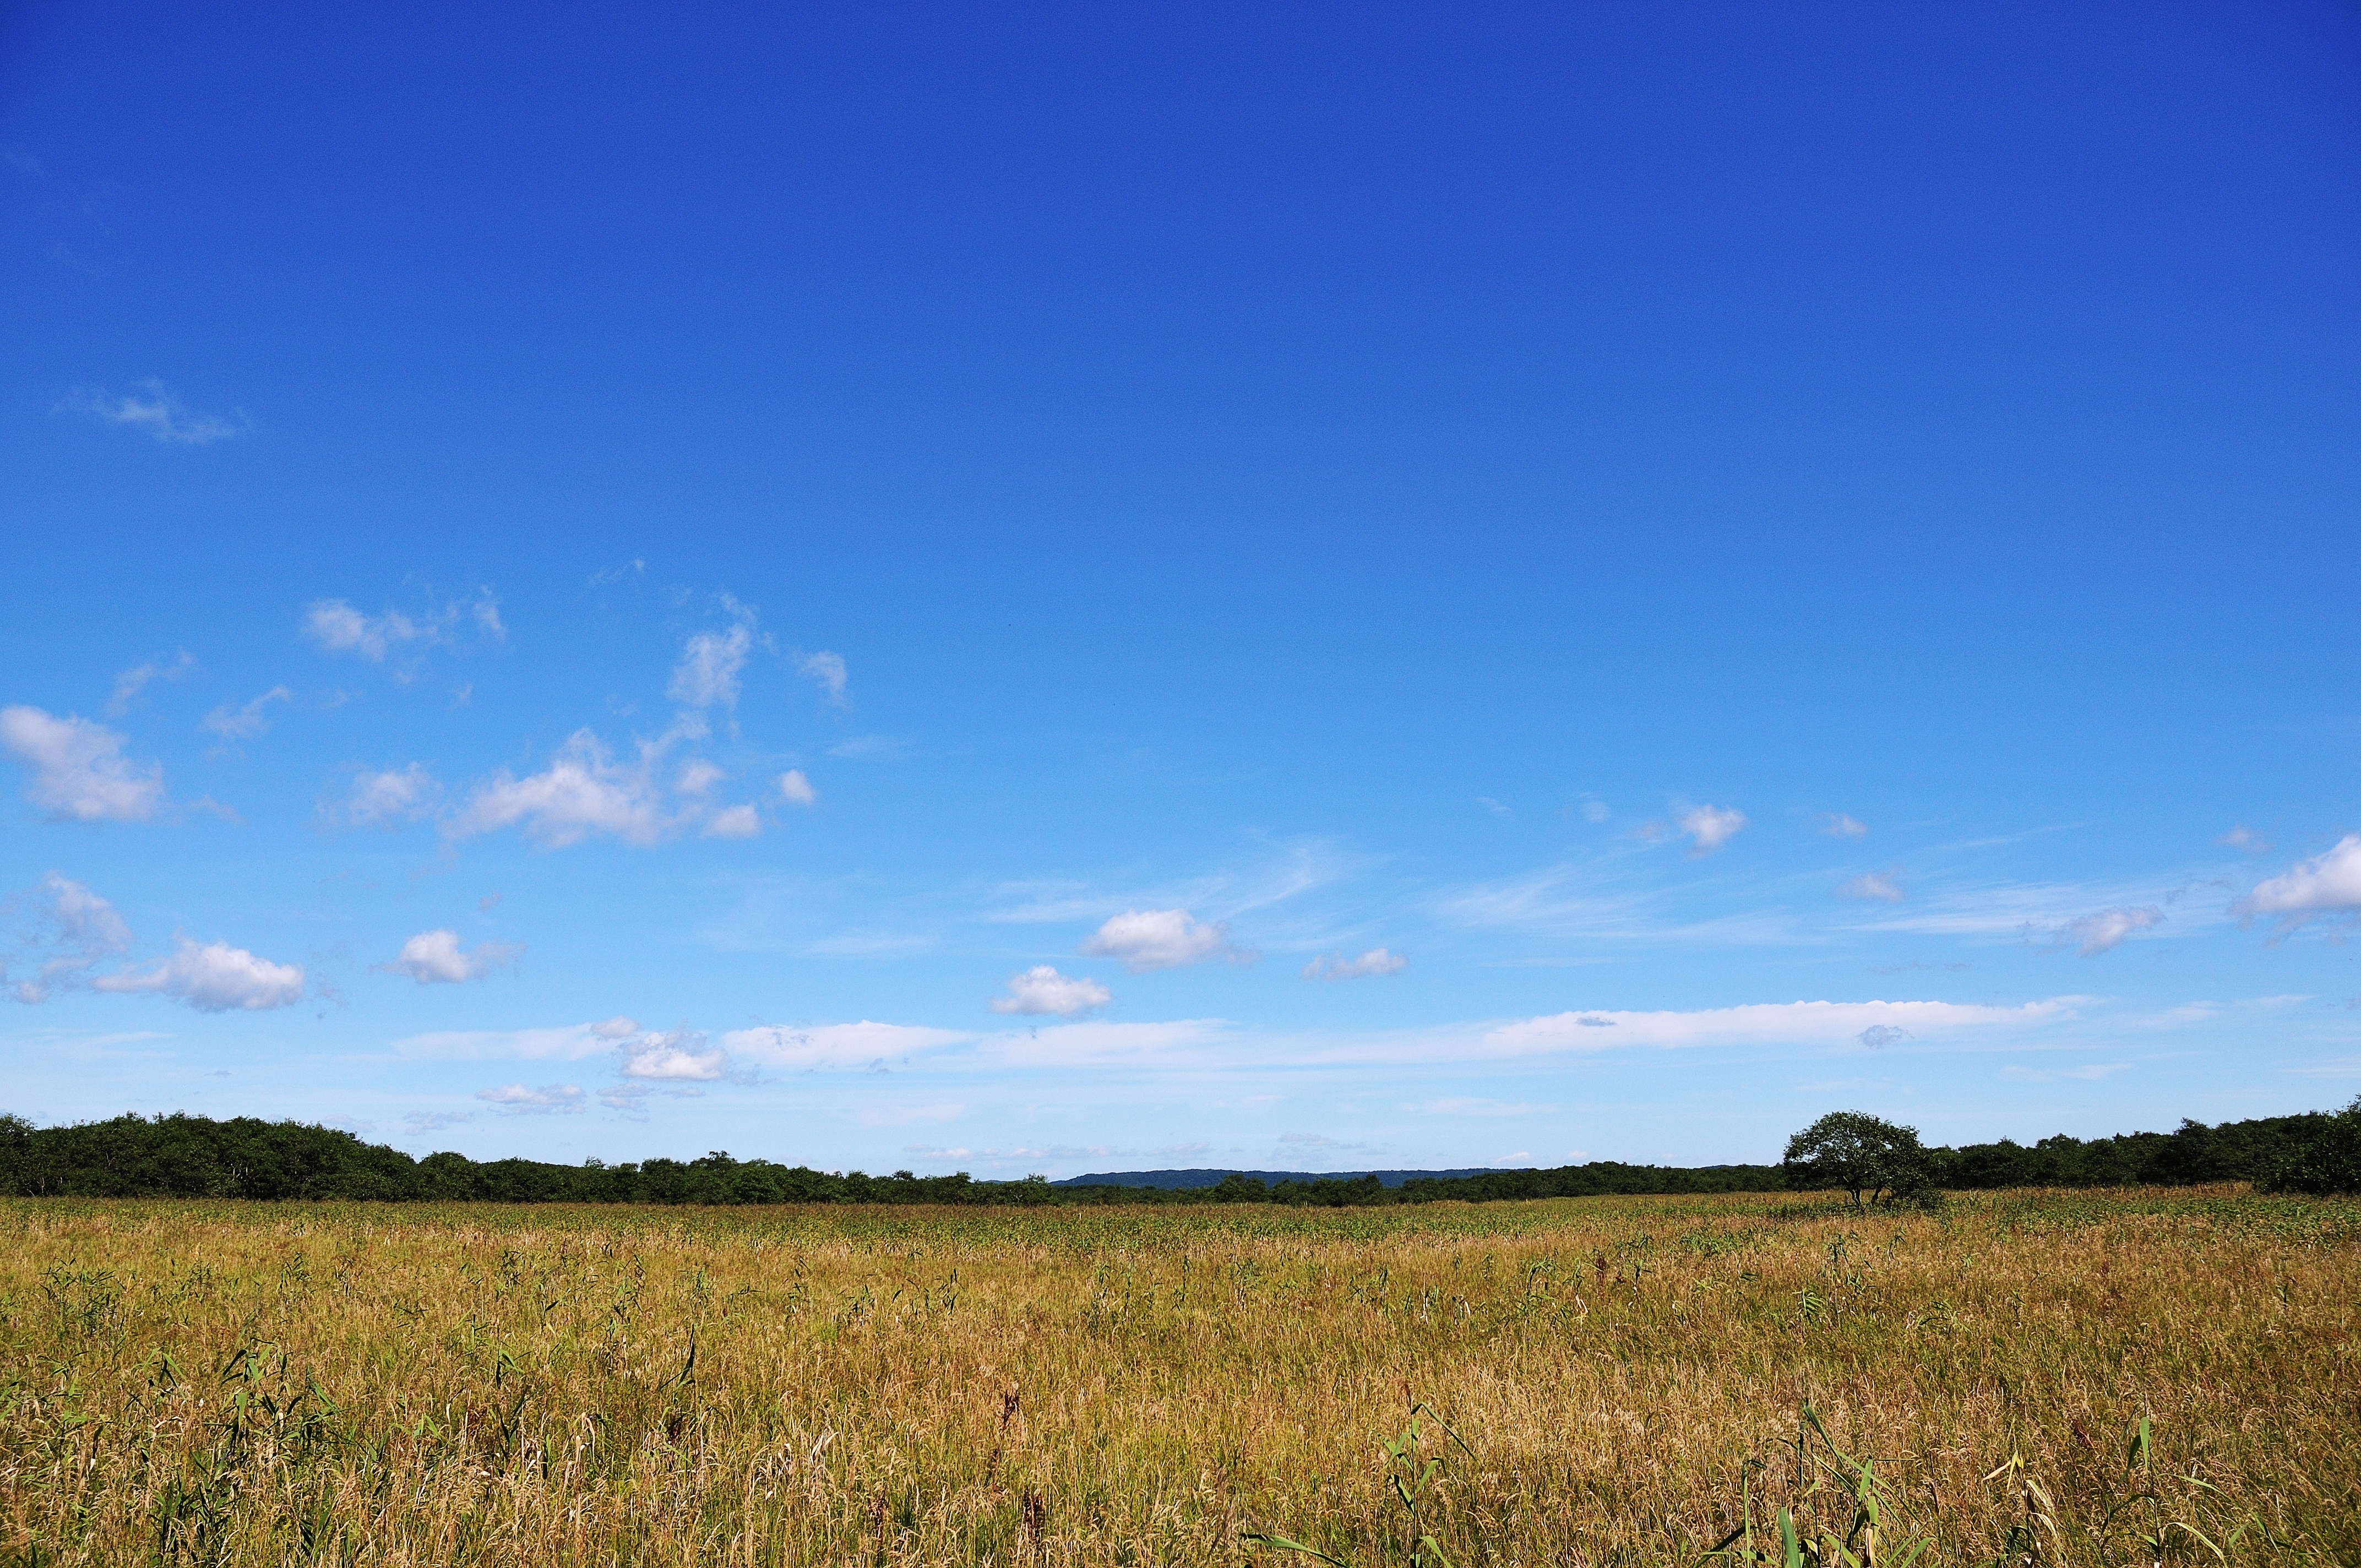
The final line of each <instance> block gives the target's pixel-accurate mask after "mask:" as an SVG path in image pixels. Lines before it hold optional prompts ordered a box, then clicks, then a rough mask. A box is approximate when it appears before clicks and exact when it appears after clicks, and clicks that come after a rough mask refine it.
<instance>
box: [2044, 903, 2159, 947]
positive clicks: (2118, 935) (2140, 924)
mask: <svg viewBox="0 0 2361 1568" xmlns="http://www.w3.org/2000/svg"><path fill="white" fill-rule="evenodd" d="M2162 924H2164V911H2163V910H2161V909H2158V908H2156V907H2155V906H2154V905H2150V906H2148V907H2147V908H2145V909H2133V908H2128V907H2127V908H2122V909H2102V910H2100V911H2099V912H2098V913H2097V914H2095V915H2085V916H2082V917H2081V919H2079V920H2069V921H2068V922H2067V923H2066V924H2065V925H2063V926H2061V927H2059V928H2058V938H2057V939H2058V942H2059V945H2060V946H2065V945H2068V944H2072V945H2074V946H2077V947H2080V948H2081V949H2082V956H2083V957H2084V958H2086V959H2088V958H2096V957H2097V956H2098V955H2099V954H2101V953H2104V952H2111V951H2113V950H2114V948H2116V947H2117V946H2119V945H2120V944H2121V943H2122V941H2123V939H2124V938H2126V937H2128V936H2131V935H2132V934H2133V933H2134V932H2136V931H2145V930H2147V928H2148V927H2151V926H2161V925H2162Z"/></svg>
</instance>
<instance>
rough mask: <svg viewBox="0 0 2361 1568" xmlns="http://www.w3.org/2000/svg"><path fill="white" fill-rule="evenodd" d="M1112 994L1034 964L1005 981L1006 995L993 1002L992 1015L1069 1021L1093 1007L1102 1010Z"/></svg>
mask: <svg viewBox="0 0 2361 1568" xmlns="http://www.w3.org/2000/svg"><path fill="white" fill-rule="evenodd" d="M1114 1000H1115V993H1114V992H1110V991H1109V990H1107V988H1106V987H1105V986H1104V985H1101V984H1100V983H1099V982H1098V981H1094V980H1092V979H1089V978H1088V977H1086V976H1073V977H1069V976H1066V975H1062V974H1060V973H1059V972H1058V971H1057V970H1056V968H1055V967H1054V966H1052V965H1049V964H1036V965H1034V966H1033V967H1032V968H1031V969H1029V970H1026V971H1025V972H1024V973H1023V974H1017V975H1011V976H1010V977H1009V979H1008V994H1007V995H1005V996H995V997H994V998H993V999H992V1010H993V1011H994V1013H1022V1014H1049V1015H1055V1016H1057V1017H1060V1018H1071V1017H1073V1016H1074V1015H1075V1014H1081V1013H1087V1012H1089V1011H1090V1010H1091V1009H1092V1008H1093V1007H1104V1006H1105V1005H1106V1004H1107V1003H1110V1002H1112V1001H1114Z"/></svg>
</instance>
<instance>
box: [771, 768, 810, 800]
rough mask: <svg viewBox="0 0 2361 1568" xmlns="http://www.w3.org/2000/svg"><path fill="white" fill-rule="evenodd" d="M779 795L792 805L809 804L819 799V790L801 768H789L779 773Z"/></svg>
mask: <svg viewBox="0 0 2361 1568" xmlns="http://www.w3.org/2000/svg"><path fill="white" fill-rule="evenodd" d="M779 797H780V798H781V799H783V800H785V802H786V803H787V804H788V805H790V806H809V805H811V804H813V803H814V802H815V801H817V800H818V799H819V792H818V790H816V789H814V788H812V782H811V780H809V779H807V778H806V777H804V771H803V770H802V769H801V768H789V769H788V770H787V771H786V772H785V773H781V774H780V775H779Z"/></svg>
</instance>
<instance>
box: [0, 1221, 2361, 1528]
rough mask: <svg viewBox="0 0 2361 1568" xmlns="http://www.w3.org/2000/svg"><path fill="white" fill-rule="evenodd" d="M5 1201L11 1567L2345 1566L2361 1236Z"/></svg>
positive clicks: (2352, 1484) (3, 1479) (2173, 1227)
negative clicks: (1332, 1563) (1322, 1563)
mask: <svg viewBox="0 0 2361 1568" xmlns="http://www.w3.org/2000/svg"><path fill="white" fill-rule="evenodd" d="M0 1215H5V1223H6V1226H7V1231H8V1234H10V1235H13V1236H14V1237H15V1238H16V1239H15V1241H14V1242H13V1243H12V1244H11V1245H9V1247H8V1248H7V1250H6V1252H5V1255H0V1563H5V1564H9V1565H10V1568H30V1565H33V1564H39V1565H41V1568H49V1565H51V1564H67V1563H75V1564H82V1563H91V1564H117V1563H142V1562H163V1563H387V1564H405V1565H413V1564H414V1565H418V1568H428V1565H433V1568H445V1565H456V1564H466V1563H534V1564H546V1565H553V1568H554V1565H557V1564H577V1563H578V1564H592V1563H599V1564H636V1563H647V1564H658V1563H664V1564H671V1563H680V1564H688V1563H716V1564H734V1563H846V1564H863V1565H867V1564H887V1563H893V1564H905V1563H906V1564H918V1563H1076V1564H1083V1563H1087V1564H1104V1563H1224V1564H1237V1563H1246V1562H1256V1563H1272V1564H1286V1565H1289V1568H1308V1565H1310V1564H1312V1563H1317V1562H1319V1561H1321V1560H1322V1557H1323V1556H1324V1557H1325V1558H1327V1559H1329V1560H1333V1561H1335V1562H1340V1563H1348V1564H1354V1565H1356V1568H1357V1565H1361V1564H1374V1563H1408V1562H1412V1561H1416V1562H1419V1563H1422V1564H1431V1563H1444V1562H1447V1563H1453V1564H1456V1565H1458V1568H1469V1565H1471V1564H1510V1563H1531V1564H1567V1565H1573V1564H1607V1563H1701V1562H1706V1561H1708V1560H1710V1561H1712V1562H1715V1563H1725V1562H1767V1563H1839V1562H1852V1563H1861V1564H1869V1563H1883V1564H1892V1565H1895V1568H1899V1565H1900V1564H1904V1563H1912V1562H1916V1563H1993V1562H2008V1563H2025V1562H2033V1563H2043V1564H2049V1563H2059V1564H2063V1563H2076V1564H2091V1565H2103V1564H2115V1563H2157V1562H2159V1561H2161V1562H2167V1563H2181V1562H2203V1563H2214V1562H2226V1563H2266V1562H2268V1563H2353V1562H2356V1561H2361V1444H2356V1420H2361V1340H2356V1327H2361V1323H2356V1318H2361V1310H2356V1298H2361V1204H2356V1202H2355V1201H2353V1200H2349V1199H2347V1200H2313V1199H2301V1198H2291V1197H2263V1196H2257V1195H2254V1194H2252V1193H2249V1192H2247V1191H2246V1190H2244V1189H2242V1188H2228V1187H2224V1188H2213V1189H2196V1190H2191V1189H2176V1190H2123V1191H2114V1192H2105V1193H2099V1192H2089V1191H2081V1192H2055V1191H2009V1192H2000V1193H1979V1194H1973V1195H1969V1196H1964V1197H1955V1198H1954V1199H1953V1200H1952V1201H1950V1203H1949V1205H1948V1206H1946V1207H1945V1208H1943V1209H1941V1210H1940V1211H1938V1212H1932V1213H1896V1214H1886V1213H1870V1214H1861V1213H1855V1212H1852V1211H1850V1209H1849V1208H1848V1207H1846V1206H1845V1205H1843V1204H1842V1203H1841V1202H1840V1201H1828V1200H1824V1199H1820V1198H1817V1197H1798V1196H1796V1195H1789V1194H1780V1195H1763V1194H1742V1195H1724V1196H1711V1197H1677V1198H1609V1199H1579V1200H1554V1201H1541V1202H1529V1203H1497V1204H1486V1205H1467V1204H1459V1203H1436V1204H1429V1205H1424V1206H1420V1207H1414V1208H1392V1209H1378V1210H1299V1209H1289V1208H1284V1207H1271V1206H1261V1205H1243V1206H1236V1207H1226V1208H1212V1207H1208V1208H1191V1209H1174V1208H1153V1209H1151V1208H1137V1209H1121V1208H1106V1209H1042V1210H1019V1209H1003V1208H976V1207H962V1208H956V1209H953V1208H923V1207H899V1208H877V1207H854V1206H839V1207H808V1208H765V1209H760V1210H730V1209H705V1210H681V1209H664V1208H653V1207H639V1208H621V1207H614V1206H600V1207H577V1206H564V1205H542V1206H535V1207H506V1206H499V1205H488V1204H470V1205H464V1206H463V1205H448V1206H442V1205H405V1206H387V1205H372V1204H333V1203H327V1204H239V1203H231V1202H204V1201H186V1202H178V1201H176V1202H163V1201H96V1200H71V1199H49V1200H21V1199H20V1200H0ZM1783 1516H1784V1518H1783ZM1790 1536H1792V1541H1791V1540H1790V1539H1789V1538H1790ZM1283 1542H1291V1543H1295V1545H1290V1544H1284V1543H1283ZM1297 1546H1301V1548H1305V1549H1309V1550H1308V1551H1299V1550H1297V1549H1296V1547H1297ZM1314 1552H1316V1553H1317V1554H1319V1555H1313V1554H1312V1553H1314ZM1715 1552H1719V1555H1718V1556H1712V1557H1710V1558H1709V1556H1708V1554H1710V1553H1715Z"/></svg>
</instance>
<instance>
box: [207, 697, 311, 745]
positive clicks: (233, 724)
mask: <svg viewBox="0 0 2361 1568" xmlns="http://www.w3.org/2000/svg"><path fill="white" fill-rule="evenodd" d="M294 695H295V694H294V693H293V692H291V691H289V690H288V689H287V688H286V687H285V686H272V687H271V688H270V689H269V691H267V692H264V693H263V694H262V695H261V696H258V697H256V698H255V699H254V700H252V701H251V702H248V703H246V704H243V705H242V706H240V707H230V706H229V705H228V704H227V703H224V704H223V705H222V706H221V707H216V708H214V710H213V711H212V712H211V713H208V714H206V715H205V717H204V718H203V720H202V721H201V722H202V723H203V726H204V728H205V729H209V730H211V731H212V732H213V733H214V734H215V735H218V736H220V737H221V738H222V739H223V740H253V739H254V738H255V737H256V736H258V735H259V734H261V733H262V732H263V731H264V730H266V729H269V728H270V720H269V717H268V716H267V715H266V714H265V713H264V711H263V710H264V709H265V708H267V707H269V706H270V705H271V704H272V703H274V702H286V701H288V700H290V699H291V698H292V697H293V696H294Z"/></svg>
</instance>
